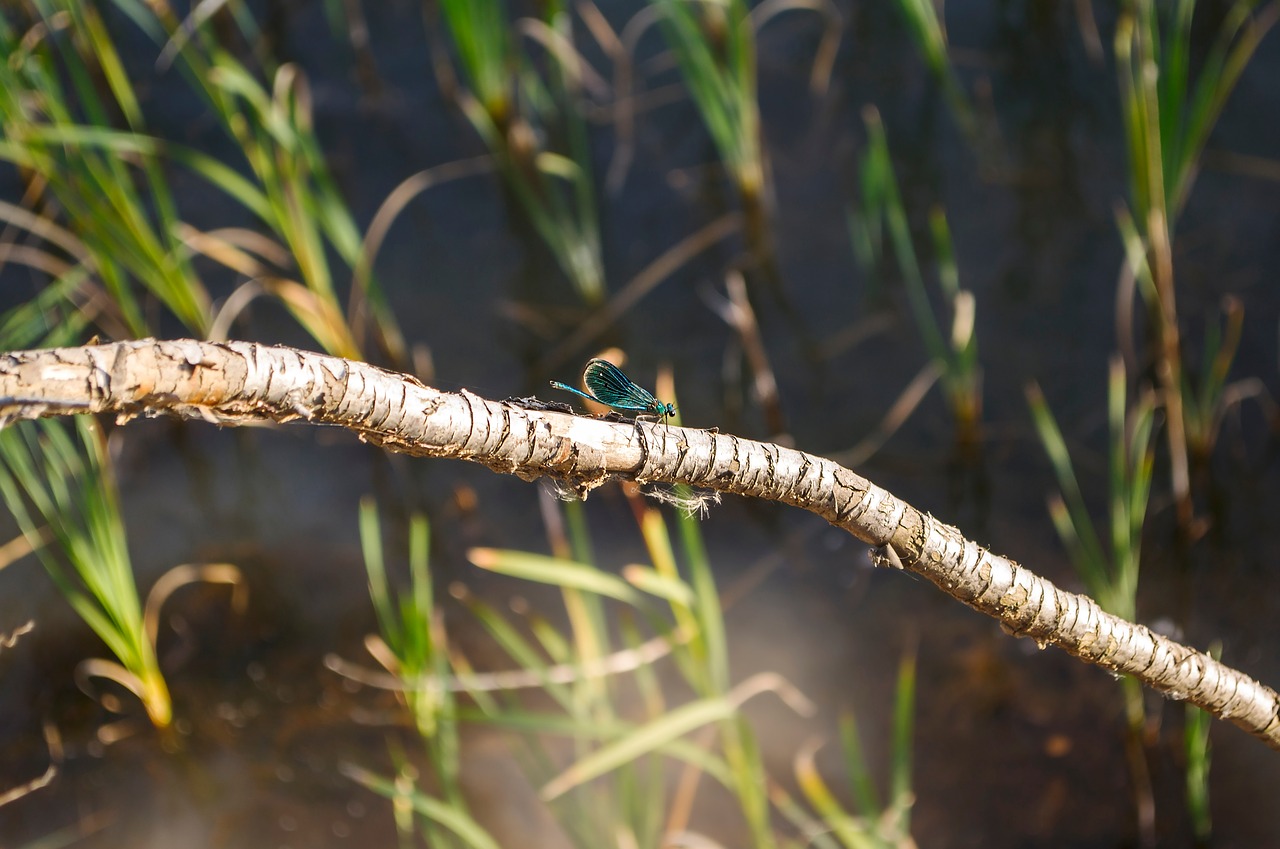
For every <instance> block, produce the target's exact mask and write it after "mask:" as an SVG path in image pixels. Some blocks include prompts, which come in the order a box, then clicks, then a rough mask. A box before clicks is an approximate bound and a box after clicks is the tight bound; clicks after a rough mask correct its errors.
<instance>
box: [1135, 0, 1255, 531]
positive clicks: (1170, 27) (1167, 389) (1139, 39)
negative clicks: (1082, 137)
mask: <svg viewBox="0 0 1280 849" xmlns="http://www.w3.org/2000/svg"><path fill="white" fill-rule="evenodd" d="M1120 10H1121V14H1120V17H1119V19H1118V20H1117V23H1116V31H1115V38H1114V53H1115V58H1116V66H1117V70H1118V72H1119V88H1120V97H1121V109H1122V116H1123V120H1124V130H1125V138H1126V143H1127V150H1128V163H1129V181H1130V189H1129V196H1130V197H1129V210H1128V211H1126V212H1125V213H1123V214H1122V215H1121V221H1120V226H1121V232H1122V236H1123V237H1124V239H1125V242H1126V253H1127V256H1128V268H1129V271H1130V273H1132V274H1133V275H1135V276H1136V277H1137V279H1138V283H1139V286H1138V291H1139V293H1140V294H1141V296H1142V298H1143V299H1144V301H1145V303H1146V305H1147V312H1148V325H1149V328H1150V332H1151V334H1152V339H1151V346H1150V347H1151V351H1152V358H1153V359H1154V360H1155V361H1156V363H1157V364H1158V367H1157V368H1156V373H1157V374H1158V375H1159V376H1160V381H1161V389H1162V391H1163V396H1164V397H1163V402H1164V405H1165V408H1166V410H1167V412H1168V423H1167V424H1168V429H1167V435H1168V446H1169V456H1170V464H1171V478H1172V489H1173V495H1174V498H1175V500H1176V502H1177V508H1178V519H1179V522H1180V524H1181V525H1182V526H1183V527H1184V528H1187V527H1189V526H1190V524H1191V521H1192V518H1193V509H1194V508H1193V505H1192V500H1191V481H1190V474H1189V471H1188V459H1187V451H1188V437H1189V429H1190V428H1192V427H1194V425H1189V423H1188V421H1187V416H1188V412H1187V411H1186V410H1185V406H1186V400H1185V399H1184V387H1185V386H1186V384H1185V378H1184V370H1185V364H1184V363H1183V359H1182V357H1183V354H1182V349H1183V345H1182V341H1181V332H1180V328H1179V313H1178V308H1177V301H1176V287H1175V285H1174V249H1173V241H1174V235H1175V231H1176V224H1177V219H1178V216H1179V215H1180V214H1181V212H1182V209H1183V207H1184V206H1185V204H1186V201H1187V198H1188V196H1189V195H1190V192H1191V188H1192V186H1193V184H1194V182H1195V177H1196V174H1197V173H1198V172H1199V169H1200V160H1201V156H1202V154H1203V152H1204V147H1205V144H1206V143H1207V141H1208V139H1209V134H1210V132H1211V131H1212V129H1213V126H1214V124H1215V123H1216V122H1217V120H1218V116H1219V115H1220V114H1221V112H1222V109H1223V107H1224V106H1225V104H1226V101H1227V98H1228V97H1229V96H1230V94H1231V92H1232V91H1233V90H1234V88H1235V86H1236V83H1237V82H1238V81H1239V79H1240V75H1241V73H1243V71H1244V68H1245V66H1246V65H1247V64H1248V62H1249V59H1250V58H1251V57H1252V55H1253V53H1254V52H1255V50H1256V49H1257V46H1258V44H1259V42H1260V41H1261V39H1262V37H1263V36H1264V35H1265V34H1266V33H1267V32H1268V31H1269V30H1270V29H1271V27H1272V26H1273V25H1274V24H1275V22H1276V20H1277V18H1278V17H1280V3H1276V2H1271V3H1265V4H1259V3H1258V2H1256V0H1235V2H1232V3H1230V4H1228V5H1226V6H1225V7H1222V8H1220V9H1217V8H1209V7H1206V8H1205V9H1204V10H1202V14H1215V15H1216V14H1220V15H1221V17H1220V18H1219V19H1218V21H1217V22H1216V25H1217V30H1216V35H1215V38H1214V40H1213V42H1212V45H1211V46H1210V48H1209V50H1208V51H1207V52H1206V53H1205V54H1204V56H1203V57H1202V58H1201V57H1196V56H1194V55H1193V53H1194V51H1193V45H1192V23H1193V17H1194V15H1195V12H1196V2H1195V0H1176V2H1171V3H1157V2H1155V0H1127V2H1125V3H1123V4H1121V6H1120ZM1192 68H1196V69H1198V73H1197V74H1195V75H1193V73H1192ZM1135 243H1136V244H1137V248H1138V249H1137V250H1135V249H1134V245H1135ZM1126 332H1127V331H1126ZM1199 435H1200V436H1203V435H1204V431H1203V429H1201V432H1200V434H1199Z"/></svg>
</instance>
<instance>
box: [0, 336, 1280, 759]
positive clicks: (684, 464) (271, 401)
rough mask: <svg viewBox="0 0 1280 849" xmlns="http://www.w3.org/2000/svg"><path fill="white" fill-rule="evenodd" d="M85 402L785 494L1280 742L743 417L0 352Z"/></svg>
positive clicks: (1176, 667) (1113, 629) (101, 349)
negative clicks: (718, 427)
mask: <svg viewBox="0 0 1280 849" xmlns="http://www.w3.org/2000/svg"><path fill="white" fill-rule="evenodd" d="M86 412H95V413H98V412H101V413H113V414H115V415H116V418H117V420H118V421H121V422H125V421H128V420H129V419H131V418H134V417H136V416H140V415H142V416H161V415H169V416H178V417H182V418H189V419H201V420H204V421H207V422H211V423H214V424H220V425H239V424H247V423H251V422H262V421H274V422H281V423H283V422H290V421H295V420H303V421H308V422H311V423H314V424H325V425H336V426H338V427H345V428H347V429H349V430H352V431H354V432H355V433H356V434H357V435H358V436H359V438H360V439H362V440H364V441H366V442H370V443H373V444H375V445H379V446H382V447H384V448H387V449H389V450H392V451H398V452H402V453H406V454H412V455H415V456H422V457H453V458H458V459H463V460H471V461H473V462H477V463H481V464H483V465H485V466H488V467H489V468H491V469H493V470H494V471H497V472H501V473H504V474H514V475H517V476H519V477H520V478H522V479H524V480H534V479H536V478H538V477H543V476H547V477H553V478H556V479H558V480H561V481H565V482H567V483H570V484H571V485H573V486H574V487H575V488H577V490H578V492H579V493H580V494H581V495H582V496H583V497H585V496H586V495H587V494H588V493H589V492H590V491H591V490H592V489H594V488H595V487H597V486H599V485H600V484H602V483H604V482H605V481H606V480H608V479H609V478H611V477H616V476H621V477H629V478H634V479H635V480H638V481H658V482H662V483H672V484H676V483H683V484H688V485H690V486H693V487H699V488H703V489H714V490H719V491H721V492H730V493H736V494H738V495H745V496H749V497H754V498H764V499H769V500H772V501H780V502H782V503H784V504H790V505H793V506H795V507H800V508H803V509H805V510H809V511H810V512H813V513H816V514H818V515H819V516H821V517H823V518H824V519H826V520H827V521H829V522H830V523H831V524H833V525H836V526H837V527H840V528H842V529H844V530H846V531H848V532H849V533H851V534H853V535H854V536H855V537H857V538H858V539H860V540H862V541H863V542H866V543H868V544H870V545H873V546H876V547H877V548H878V549H879V550H880V552H881V555H880V556H879V557H878V558H877V560H878V562H882V563H889V564H892V565H895V566H901V567H902V568H904V569H907V570H909V571H912V572H915V573H917V574H919V575H922V576H924V577H925V578H928V579H929V580H930V581H932V582H933V583H934V584H936V585H937V586H938V587H939V588H940V589H942V591H943V592H945V593H947V594H948V595H950V596H952V597H953V598H956V599H958V600H959V601H962V602H964V603H965V604H967V605H969V606H970V607H972V608H974V609H975V610H979V611H982V612H983V613H985V614H987V615H989V616H992V617H994V618H996V619H998V620H999V621H1000V622H1001V624H1002V625H1003V626H1004V628H1005V629H1006V630H1007V631H1008V632H1010V633H1012V634H1015V635H1017V636H1023V637H1030V638H1031V639H1033V640H1035V641H1036V642H1037V643H1038V644H1040V645H1041V646H1047V645H1055V646H1059V647H1060V648H1063V649H1065V650H1066V651H1068V652H1070V653H1071V654H1073V655H1076V656H1077V657H1079V658H1081V659H1083V660H1086V661H1088V662H1090V663H1093V664H1096V665H1098V666H1101V667H1103V668H1105V669H1108V670H1111V671H1113V672H1116V673H1120V674H1127V675H1132V676H1134V677H1135V678H1137V679H1139V680H1141V681H1142V682H1143V683H1145V684H1147V685H1148V686H1150V687H1152V688H1154V689H1156V690H1158V691H1160V692H1162V693H1164V694H1165V695H1166V696H1168V697H1170V698H1173V699H1179V700H1182V699H1185V700H1187V701H1190V702H1192V703H1193V704H1196V705H1198V706H1200V707H1202V708H1204V709H1205V710H1208V711H1209V712H1211V713H1212V714H1214V715H1215V716H1217V717H1219V718H1220V719H1227V720H1230V721H1231V722H1233V723H1235V724H1236V725H1238V726H1240V727H1241V728H1243V729H1245V730H1246V731H1248V732H1249V733H1251V734H1254V735H1255V736H1257V737H1258V738H1260V739H1261V740H1263V741H1264V742H1265V743H1266V744H1267V745H1269V746H1270V747H1272V748H1273V749H1277V750H1280V696H1278V695H1277V693H1276V692H1275V691H1274V690H1272V689H1271V688H1269V687H1267V686H1265V685H1263V684H1261V683H1259V682H1258V681H1255V680H1254V679H1252V678H1250V677H1249V676H1247V675H1245V674H1244V673H1242V672H1239V671H1237V670H1235V669H1232V668H1231V667H1228V666H1226V665H1224V664H1222V663H1219V662H1217V661H1215V660H1214V659H1213V658H1211V657H1210V656H1209V655H1207V654H1205V653H1204V652H1199V651H1196V650H1194V649H1191V648H1188V647H1187V646H1184V645H1181V644H1179V643H1176V642H1174V641H1173V640H1170V639H1168V638H1166V637H1163V636H1161V635H1159V634H1156V633H1153V632H1152V631H1151V630H1150V629H1148V628H1146V627H1145V626H1143V625H1139V624H1135V623H1132V622H1127V621H1125V620H1123V619H1120V618H1118V617H1116V616H1112V615H1111V614H1109V613H1106V612H1104V611H1103V610H1102V609H1101V608H1100V607H1099V606H1098V604H1097V602H1095V601H1094V600H1093V599H1091V598H1089V597H1087V596H1083V595H1077V594H1075V593H1070V592H1067V591H1065V590H1062V589H1060V588H1058V587H1057V586H1055V585H1054V584H1052V583H1051V582H1049V581H1047V580H1045V579H1044V578H1041V577H1039V576H1038V575H1036V574H1034V573H1033V572H1031V571H1030V570H1028V569H1025V568H1023V567H1022V566H1020V565H1019V564H1017V563H1015V562H1014V561H1012V560H1009V559H1007V558H1005V557H1001V556H999V555H997V554H993V553H991V552H989V551H987V550H985V549H983V548H982V547H981V546H979V545H978V544H977V543H975V542H973V541H971V540H968V539H965V537H964V536H963V535H962V534H961V533H960V531H959V529H957V528H954V527H951V526H950V525H945V524H943V523H941V522H939V521H938V520H936V519H934V518H933V517H932V516H930V515H928V514H926V513H921V512H920V511H919V510H916V509H915V508H914V507H912V506H910V505H909V504H907V503H905V502H903V501H900V500H899V499H897V498H895V497H894V496H893V495H892V494H891V493H889V492H887V491H885V490H884V489H881V488H880V487H878V486H875V485H874V484H872V483H871V482H870V481H868V480H866V479H865V478H863V477H861V476H860V475H858V474H856V473H854V472H852V471H850V470H849V469H846V468H843V467H842V466H839V465H837V464H835V463H833V462H831V461H830V460H825V459H823V458H821V457H815V456H813V455H811V454H805V453H804V452H802V451H796V450H793V449H789V448H783V447H781V446H778V445H772V444H766V443H761V442H755V441H752V440H748V439H741V438H739V437H736V436H732V435H730V434H723V433H713V432H710V431H706V430H696V429H691V428H680V427H672V426H667V425H662V424H653V423H648V422H641V423H639V424H637V425H635V426H633V425H631V424H617V423H612V422H607V421H602V420H598V419H592V418H587V417H584V416H574V415H569V414H565V413H558V412H550V411H541V410H531V409H525V408H523V407H520V406H518V405H515V404H511V403H505V402H504V403H499V402H495V401H489V400H487V399H485V398H481V397H479V396H477V395H474V394H472V393H470V392H468V391H466V390H463V391H461V392H456V393H454V392H441V391H439V390H436V389H433V388H431V387H429V386H424V385H423V384H421V383H419V382H418V381H417V380H415V379H413V378H412V377H408V376H406V375H402V374H397V373H394V372H389V371H386V370H384V369H380V368H377V367H375V366H370V365H366V364H364V363H357V362H352V361H349V360H343V359H339V358H337V357H330V356H323V355H321V354H313V353H308V352H305V351H299V350H296V349H293V348H284V347H273V346H267V345H257V344H253V343H247V342H227V343H212V342H194V341H189V340H185V341H173V342H159V341H155V340H141V341H136V342H119V343H115V344H110V345H94V346H86V347H83V348H61V349H51V350H40V351H21V352H13V353H8V354H3V355H0V426H4V425H7V424H9V423H11V422H13V421H15V420H18V419H31V418H38V417H40V416H55V415H70V414H76V413H86Z"/></svg>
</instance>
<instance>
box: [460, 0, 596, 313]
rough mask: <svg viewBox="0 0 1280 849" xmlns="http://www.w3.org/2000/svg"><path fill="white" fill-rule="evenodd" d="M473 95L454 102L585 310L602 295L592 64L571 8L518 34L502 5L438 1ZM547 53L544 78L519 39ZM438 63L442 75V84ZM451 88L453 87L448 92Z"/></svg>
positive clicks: (464, 89)
mask: <svg viewBox="0 0 1280 849" xmlns="http://www.w3.org/2000/svg"><path fill="white" fill-rule="evenodd" d="M439 7H440V11H441V13H442V16H443V19H444V22H445V26H446V29H447V30H448V32H449V35H450V39H451V41H452V43H453V45H454V50H455V53H456V55H457V61H458V64H459V65H460V66H461V68H462V76H463V78H464V80H465V82H466V86H460V87H458V89H457V90H456V92H455V97H456V99H457V101H458V104H459V106H460V108H461V109H462V112H463V114H464V115H466V117H467V120H468V121H470V122H471V125H472V127H473V128H474V129H475V131H476V133H477V134H478V135H479V136H480V138H481V140H482V141H483V142H484V144H485V146H486V147H487V148H488V149H489V152H490V154H491V155H492V156H493V157H494V159H495V160H496V161H497V163H498V170H499V172H500V173H501V174H502V176H503V179H504V180H505V182H506V185H507V187H508V188H509V189H510V190H511V192H512V194H513V195H514V196H515V197H516V199H517V200H518V202H519V204H520V206H521V208H522V209H523V211H524V214H525V215H526V217H527V218H528V220H529V222H530V223H531V224H532V225H533V228H534V229H535V230H536V231H537V233H538V235H539V236H540V237H541V238H542V240H543V242H544V243H545V244H546V245H547V247H548V248H549V249H550V251H551V253H552V255H553V256H554V257H555V258H556V261H557V262H558V263H559V265H560V267H561V269H562V270H563V271H564V273H565V275H566V276H567V277H568V278H569V280H570V281H571V282H572V284H573V286H574V287H575V289H576V290H577V292H578V295H579V297H581V298H582V299H583V300H584V301H585V302H587V303H588V304H590V305H598V304H600V303H601V302H603V300H604V296H605V273H604V262H603V259H602V257H601V245H600V223H599V212H598V210H597V208H596V200H595V196H596V189H595V181H594V178H593V173H592V164H591V155H590V146H589V141H588V136H587V128H586V123H585V121H584V119H583V116H582V103H581V101H582V86H583V74H584V73H585V61H584V60H582V58H581V57H580V56H579V55H578V54H577V53H576V52H575V50H574V47H573V29H572V19H571V17H570V15H569V13H568V10H567V8H566V7H565V4H564V3H562V2H548V3H545V4H543V6H542V15H541V17H540V18H538V19H525V20H522V21H520V22H518V23H517V24H516V25H514V26H513V24H512V22H511V21H510V19H509V17H508V13H507V8H506V4H505V3H503V2H501V0H441V2H440V3H439ZM515 33H525V34H529V35H531V36H536V37H537V38H538V39H539V41H540V42H541V43H542V44H543V45H544V46H545V47H546V48H547V63H546V71H545V76H544V75H541V74H539V72H538V70H537V69H536V67H535V65H534V62H533V61H532V59H531V58H530V57H528V56H526V55H525V54H524V52H523V51H522V50H521V49H520V48H519V46H518V45H517V43H516V41H515V39H514V34H515ZM440 68H441V65H440V63H439V61H437V69H438V70H437V75H438V76H439V75H441V71H440ZM444 87H445V88H446V89H448V88H449V86H447V85H445V86H444Z"/></svg>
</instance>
